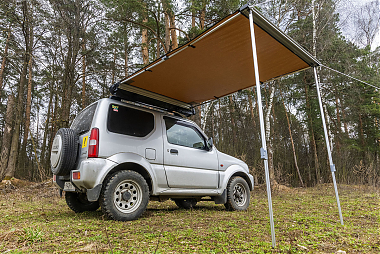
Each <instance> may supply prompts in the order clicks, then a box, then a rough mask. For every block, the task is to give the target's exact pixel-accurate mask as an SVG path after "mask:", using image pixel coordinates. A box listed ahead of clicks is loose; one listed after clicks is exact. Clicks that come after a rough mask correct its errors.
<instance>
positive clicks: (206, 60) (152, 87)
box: [110, 6, 319, 108]
mask: <svg viewBox="0 0 380 254" xmlns="http://www.w3.org/2000/svg"><path fill="white" fill-rule="evenodd" d="M252 11H253V17H254V19H253V20H254V26H255V38H256V45H257V56H258V65H259V66H258V67H259V74H260V75H259V76H260V81H261V82H266V81H269V80H272V79H276V78H279V77H281V76H284V75H287V74H291V73H294V72H298V71H300V70H303V69H306V68H309V67H313V66H318V65H319V62H318V61H317V60H316V59H315V58H314V57H313V56H312V55H311V54H310V53H308V52H307V51H306V50H304V49H303V48H302V47H301V46H300V45H299V44H298V43H296V42H295V41H294V40H292V39H291V38H290V37H289V36H287V35H286V34H284V33H283V32H282V31H281V30H279V29H278V28H277V27H276V26H274V25H273V24H272V23H271V22H270V21H268V20H267V19H266V18H265V17H264V16H263V15H262V14H260V13H259V12H258V11H257V10H255V9H252ZM248 12H249V7H248V6H245V7H242V8H241V9H240V10H238V11H236V12H235V13H233V14H231V15H229V16H227V17H226V18H224V19H222V20H221V21H219V22H218V23H216V24H215V25H213V26H212V27H210V28H209V29H208V30H206V31H205V32H203V33H202V34H200V35H199V36H197V37H196V38H194V39H193V40H191V41H189V42H188V43H186V44H185V45H182V46H181V47H179V48H177V49H175V50H173V51H171V52H169V53H167V54H166V55H164V56H163V57H161V58H159V59H157V60H155V61H154V62H152V63H150V64H149V65H147V66H145V67H144V68H142V69H140V70H139V71H137V72H135V73H134V74H132V75H130V76H129V77H127V78H125V79H123V80H121V81H120V82H119V83H117V84H115V85H114V86H112V87H111V88H110V90H111V93H113V94H117V91H118V90H124V91H128V92H132V93H135V94H138V95H143V96H148V97H151V98H152V97H154V99H155V100H160V101H166V103H169V104H172V105H177V106H179V107H185V108H186V107H191V106H192V105H196V104H199V103H202V102H205V101H209V100H213V99H215V98H220V97H223V96H225V95H228V94H231V93H234V92H236V91H239V90H242V89H245V88H248V87H251V86H254V84H255V75H254V68H253V57H252V42H251V35H250V26H249V19H248Z"/></svg>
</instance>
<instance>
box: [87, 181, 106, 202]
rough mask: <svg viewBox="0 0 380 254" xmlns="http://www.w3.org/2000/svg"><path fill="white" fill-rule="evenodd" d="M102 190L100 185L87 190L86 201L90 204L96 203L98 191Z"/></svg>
mask: <svg viewBox="0 0 380 254" xmlns="http://www.w3.org/2000/svg"><path fill="white" fill-rule="evenodd" d="M101 190H102V184H98V185H96V186H95V187H94V188H92V189H88V190H87V200H88V201H90V202H94V201H97V200H98V199H99V195H100V191H101Z"/></svg>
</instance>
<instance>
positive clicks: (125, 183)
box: [51, 98, 254, 221]
mask: <svg viewBox="0 0 380 254" xmlns="http://www.w3.org/2000/svg"><path fill="white" fill-rule="evenodd" d="M51 170H52V172H53V181H54V183H55V184H56V185H57V186H58V187H59V188H60V189H61V190H64V191H65V198H66V203H67V205H68V206H69V207H70V208H71V209H72V210H73V211H74V212H77V213H78V212H84V211H94V210H96V209H98V208H99V206H100V207H101V209H102V211H103V213H104V214H106V215H107V216H108V217H110V218H112V219H114V220H121V221H125V220H134V219H137V218H138V217H140V216H141V214H142V213H143V212H144V211H145V209H146V207H147V205H148V202H149V200H156V201H165V200H168V199H169V198H170V199H172V200H173V201H174V202H175V203H176V204H177V206H179V207H180V208H185V209H189V208H192V207H194V206H195V205H196V203H197V202H198V201H203V200H210V201H214V202H215V203H216V204H224V205H225V207H226V208H227V209H228V210H246V209H247V208H248V206H249V201H250V191H251V190H253V184H254V183H253V177H252V175H250V174H249V169H248V166H247V164H245V163H244V162H243V161H241V160H238V159H236V158H234V157H232V156H229V155H226V154H224V153H221V152H219V151H218V150H217V149H216V148H215V146H213V143H212V138H207V136H206V135H205V134H204V133H203V131H202V130H201V129H200V128H199V127H198V126H197V125H196V124H195V123H194V122H192V121H189V120H187V119H184V118H182V117H180V116H179V115H178V114H173V113H169V112H165V111H162V110H158V109H154V108H152V107H147V106H144V105H138V104H133V103H127V102H123V101H122V100H117V99H111V98H109V99H108V98H107V99H101V100H99V101H97V102H95V103H93V104H91V105H90V106H88V107H87V108H85V109H84V110H83V111H81V112H80V113H79V114H78V116H77V117H76V118H75V120H74V121H73V123H72V125H71V128H62V129H60V130H59V131H58V132H57V134H56V136H55V138H54V141H53V145H52V151H51ZM206 197H208V198H206Z"/></svg>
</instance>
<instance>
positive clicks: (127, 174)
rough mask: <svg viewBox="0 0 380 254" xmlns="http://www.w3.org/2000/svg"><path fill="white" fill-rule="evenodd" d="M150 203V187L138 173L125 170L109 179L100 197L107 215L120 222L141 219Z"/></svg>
mask: <svg viewBox="0 0 380 254" xmlns="http://www.w3.org/2000/svg"><path fill="white" fill-rule="evenodd" d="M148 202H149V187H148V184H147V183H146V181H145V179H144V178H143V177H142V176H141V175H140V174H139V173H137V172H134V171H130V170H123V171H120V172H117V173H116V174H114V175H113V176H112V177H110V178H108V180H106V182H105V183H104V188H103V190H102V193H101V196H100V206H101V208H102V211H103V213H104V214H105V215H107V216H108V217H109V218H111V219H114V220H119V221H130V220H135V219H137V218H139V217H140V216H141V215H142V214H143V212H144V211H145V209H146V207H147V206H148Z"/></svg>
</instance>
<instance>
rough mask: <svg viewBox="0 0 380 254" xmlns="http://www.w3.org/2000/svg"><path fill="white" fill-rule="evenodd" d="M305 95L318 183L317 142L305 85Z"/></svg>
mask: <svg viewBox="0 0 380 254" xmlns="http://www.w3.org/2000/svg"><path fill="white" fill-rule="evenodd" d="M305 95H306V109H307V118H308V120H309V126H310V136H311V144H312V146H313V152H314V160H315V161H314V167H315V176H316V179H317V183H319V182H320V180H321V179H320V171H319V160H318V154H317V144H316V142H315V136H314V129H313V119H312V116H311V108H310V102H309V94H308V90H307V86H305Z"/></svg>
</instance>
